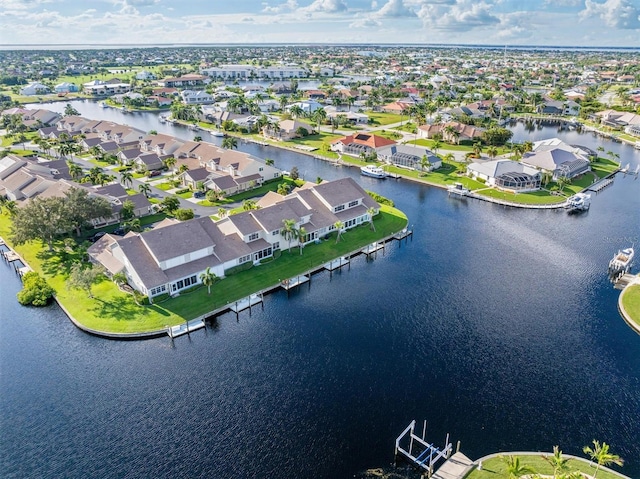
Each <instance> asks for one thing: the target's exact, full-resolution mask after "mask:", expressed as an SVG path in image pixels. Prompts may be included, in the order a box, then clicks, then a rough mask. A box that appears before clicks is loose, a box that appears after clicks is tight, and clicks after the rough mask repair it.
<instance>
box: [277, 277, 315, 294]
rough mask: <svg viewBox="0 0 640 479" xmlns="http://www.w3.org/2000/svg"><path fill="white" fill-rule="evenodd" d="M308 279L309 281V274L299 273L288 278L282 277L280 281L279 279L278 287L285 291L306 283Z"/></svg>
mask: <svg viewBox="0 0 640 479" xmlns="http://www.w3.org/2000/svg"><path fill="white" fill-rule="evenodd" d="M309 281H311V278H310V275H309V276H307V275H306V274H301V275H298V276H294V277H293V278H290V279H283V280H282V281H280V287H281V288H282V289H285V290H286V291H290V290H292V289H293V288H295V287H296V286H300V285H301V284H304V283H307V282H309Z"/></svg>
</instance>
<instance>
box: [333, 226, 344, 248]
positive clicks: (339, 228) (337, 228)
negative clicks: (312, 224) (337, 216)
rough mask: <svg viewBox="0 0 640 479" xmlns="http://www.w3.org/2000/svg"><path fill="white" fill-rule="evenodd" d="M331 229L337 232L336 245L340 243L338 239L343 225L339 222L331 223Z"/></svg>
mask: <svg viewBox="0 0 640 479" xmlns="http://www.w3.org/2000/svg"><path fill="white" fill-rule="evenodd" d="M333 227H334V228H335V229H336V230H337V231H338V236H336V244H337V243H338V241H340V237H341V236H342V228H344V223H343V222H342V221H340V220H338V221H336V222H335V223H333Z"/></svg>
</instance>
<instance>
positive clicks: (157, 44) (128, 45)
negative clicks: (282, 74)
mask: <svg viewBox="0 0 640 479" xmlns="http://www.w3.org/2000/svg"><path fill="white" fill-rule="evenodd" d="M172 46H173V47H194V46H212V47H221V46H226V47H240V46H252V47H261V46H262V47H268V46H291V47H296V46H327V47H335V46H369V47H371V46H377V47H393V46H395V47H420V46H422V47H476V48H477V47H485V48H507V49H508V48H547V49H548V48H563V49H575V50H603V49H615V50H625V49H626V50H638V49H640V47H638V46H631V45H626V46H620V45H619V46H607V45H589V46H580V45H553V44H548V45H544V44H526V43H523V44H511V45H509V44H500V43H486V44H484V43H421V42H419V43H413V42H405V43H396V42H335V43H331V42H299V43H291V42H261V43H249V42H238V43H230V42H219V43H217V42H215V43H213V42H205V43H198V42H183V43H176V42H169V43H160V42H154V43H137V44H133V43H48V44H43V43H0V48H11V47H45V48H39V49H42V50H47V49H52V48H56V47H96V48H106V47H126V48H162V47H172Z"/></svg>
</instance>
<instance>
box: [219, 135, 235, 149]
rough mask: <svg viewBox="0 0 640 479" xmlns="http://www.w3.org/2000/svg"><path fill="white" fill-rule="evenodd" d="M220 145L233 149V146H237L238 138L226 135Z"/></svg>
mask: <svg viewBox="0 0 640 479" xmlns="http://www.w3.org/2000/svg"><path fill="white" fill-rule="evenodd" d="M221 146H222V148H225V149H227V150H233V149H234V148H238V140H237V139H236V138H235V137H233V136H227V137H225V138H224V139H223V140H222V145H221Z"/></svg>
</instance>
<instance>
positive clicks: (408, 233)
mask: <svg viewBox="0 0 640 479" xmlns="http://www.w3.org/2000/svg"><path fill="white" fill-rule="evenodd" d="M409 237H411V241H413V229H408V228H405V229H403V230H402V231H400V232H399V233H396V234H394V235H393V239H395V240H398V241H402V240H405V243H406V242H407V238H409Z"/></svg>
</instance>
